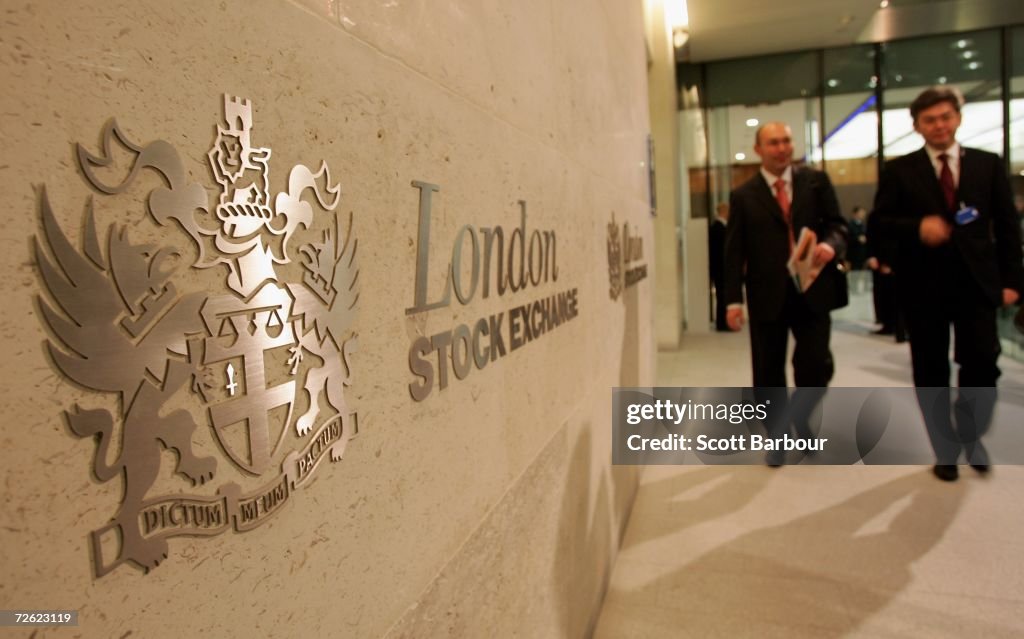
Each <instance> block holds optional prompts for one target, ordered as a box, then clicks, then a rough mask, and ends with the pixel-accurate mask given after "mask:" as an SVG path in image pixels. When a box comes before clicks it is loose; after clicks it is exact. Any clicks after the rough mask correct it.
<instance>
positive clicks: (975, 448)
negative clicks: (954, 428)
mask: <svg viewBox="0 0 1024 639" xmlns="http://www.w3.org/2000/svg"><path fill="white" fill-rule="evenodd" d="M966 452H967V463H968V464H970V465H971V468H973V469H974V470H976V471H978V472H979V473H981V474H982V475H984V474H986V473H988V472H991V470H992V467H991V465H989V461H988V451H987V450H985V447H984V446H982V445H981V442H975V443H974V444H973V445H971V446H968V447H967V448H966Z"/></svg>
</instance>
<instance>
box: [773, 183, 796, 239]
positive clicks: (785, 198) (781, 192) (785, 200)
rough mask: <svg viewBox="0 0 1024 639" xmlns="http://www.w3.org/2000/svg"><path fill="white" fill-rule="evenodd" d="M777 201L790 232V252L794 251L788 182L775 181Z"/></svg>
mask: <svg viewBox="0 0 1024 639" xmlns="http://www.w3.org/2000/svg"><path fill="white" fill-rule="evenodd" d="M774 186H775V199H776V201H778V203H779V208H780V209H782V219H784V220H786V229H787V230H788V231H789V250H790V251H792V250H793V244H794V241H793V220H791V219H790V217H789V194H788V193H786V181H785V180H782V179H778V180H775V184H774Z"/></svg>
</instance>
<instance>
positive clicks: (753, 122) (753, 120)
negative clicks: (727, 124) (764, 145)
mask: <svg viewBox="0 0 1024 639" xmlns="http://www.w3.org/2000/svg"><path fill="white" fill-rule="evenodd" d="M758 124H761V122H760V121H759V120H758V119H757V118H749V119H748V120H747V126H757V125H758Z"/></svg>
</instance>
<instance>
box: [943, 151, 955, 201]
mask: <svg viewBox="0 0 1024 639" xmlns="http://www.w3.org/2000/svg"><path fill="white" fill-rule="evenodd" d="M939 161H940V162H942V170H941V171H939V185H940V186H941V187H942V197H944V198H945V199H946V209H947V210H949V211H952V210H954V209H955V208H956V187H955V186H953V171H951V170H950V169H949V156H948V155H946V154H945V153H943V154H942V155H940V156H939Z"/></svg>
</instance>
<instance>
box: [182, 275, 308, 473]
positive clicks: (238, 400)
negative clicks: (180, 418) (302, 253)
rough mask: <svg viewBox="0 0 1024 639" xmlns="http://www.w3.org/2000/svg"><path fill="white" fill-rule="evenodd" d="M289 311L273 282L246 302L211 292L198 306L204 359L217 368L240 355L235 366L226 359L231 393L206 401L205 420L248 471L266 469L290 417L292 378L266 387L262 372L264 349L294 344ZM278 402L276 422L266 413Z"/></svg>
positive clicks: (287, 297)
mask: <svg viewBox="0 0 1024 639" xmlns="http://www.w3.org/2000/svg"><path fill="white" fill-rule="evenodd" d="M291 310H292V298H291V296H290V295H289V294H288V293H287V292H286V291H285V290H284V289H282V288H278V286H277V285H275V284H274V283H273V282H268V283H267V284H266V285H264V286H263V287H262V288H261V289H260V290H259V292H258V293H256V295H254V296H253V297H252V298H250V299H249V300H248V301H242V300H240V299H238V298H236V297H233V296H221V297H215V298H211V299H210V300H209V301H208V302H207V303H206V305H205V306H204V307H203V310H202V315H203V321H204V322H205V323H206V327H207V330H208V331H209V335H210V336H209V337H207V338H206V339H205V341H204V345H205V353H204V355H203V364H204V365H205V366H208V367H214V368H216V367H224V363H225V362H231V361H232V360H234V361H238V360H241V366H240V368H236V367H235V366H233V365H232V364H230V363H228V364H227V366H230V367H231V373H230V377H231V379H230V380H229V385H231V391H232V392H231V393H230V394H229V397H228V398H227V399H224V400H222V401H220V402H218V403H215V404H212V405H210V406H209V411H210V422H211V423H212V425H213V429H214V432H215V433H216V435H217V440H218V441H219V442H220V445H221V447H222V448H223V449H224V451H225V452H226V453H227V455H228V456H229V457H230V458H231V460H232V461H233V462H234V463H235V464H237V465H238V467H239V468H242V469H243V470H245V471H246V472H248V473H250V474H253V475H261V474H262V473H264V472H265V471H266V470H268V469H269V468H270V466H271V463H272V462H273V458H274V454H275V453H276V452H277V450H278V449H279V447H280V446H281V443H282V442H283V441H284V436H285V434H286V432H287V425H288V424H289V423H291V419H292V411H293V407H294V402H295V381H294V380H291V381H288V382H285V383H282V384H278V385H276V386H272V387H268V386H267V374H266V371H267V361H266V360H267V358H266V354H267V352H268V351H270V350H272V349H275V348H280V347H283V346H293V345H294V344H295V335H294V333H293V331H292V327H291V323H290V322H289V321H288V318H289V317H290V316H291ZM224 368H225V371H226V370H227V369H226V367H224ZM279 407H286V410H285V411H284V412H285V413H286V415H285V417H284V419H283V420H282V421H281V422H280V423H272V420H271V413H272V411H274V410H275V409H277V408H279ZM239 428H244V429H245V430H244V431H243V432H244V435H245V437H244V441H245V444H246V445H244V446H241V445H239V444H238V437H237V436H236V435H237V433H238V429H239ZM246 449H248V450H246Z"/></svg>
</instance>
